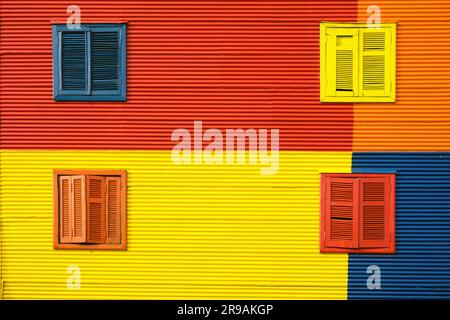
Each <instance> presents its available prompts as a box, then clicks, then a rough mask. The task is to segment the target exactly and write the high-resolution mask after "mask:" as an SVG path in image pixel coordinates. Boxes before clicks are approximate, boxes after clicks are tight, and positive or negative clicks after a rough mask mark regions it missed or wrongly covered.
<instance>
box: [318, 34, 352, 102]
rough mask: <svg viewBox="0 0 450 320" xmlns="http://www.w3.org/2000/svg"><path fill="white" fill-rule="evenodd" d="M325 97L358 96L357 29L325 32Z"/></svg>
mask: <svg viewBox="0 0 450 320" xmlns="http://www.w3.org/2000/svg"><path fill="white" fill-rule="evenodd" d="M325 45H326V61H325V63H326V70H327V71H326V78H325V79H326V96H327V97H338V96H343V97H346V96H347V97H353V96H357V95H358V90H359V87H358V29H356V28H355V29H351V28H332V29H331V28H330V29H328V30H327V32H326V44H325Z"/></svg>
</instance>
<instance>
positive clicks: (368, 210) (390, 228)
mask: <svg viewBox="0 0 450 320" xmlns="http://www.w3.org/2000/svg"><path fill="white" fill-rule="evenodd" d="M392 180H393V176H392V177H389V176H387V177H374V178H366V177H364V178H360V179H359V184H360V186H359V187H360V190H361V192H360V195H359V197H360V200H359V201H360V207H359V211H360V212H359V229H360V233H359V246H360V248H389V247H390V246H391V245H392V243H393V241H394V239H393V238H394V232H395V230H394V229H395V222H394V221H393V219H394V211H395V210H394V203H393V199H392V194H393V192H394V191H395V190H392V189H393V187H394V184H393V183H391V181H392Z"/></svg>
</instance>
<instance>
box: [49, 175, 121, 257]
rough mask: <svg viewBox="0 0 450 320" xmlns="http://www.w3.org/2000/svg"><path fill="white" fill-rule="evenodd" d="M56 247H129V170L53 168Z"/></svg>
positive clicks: (118, 248) (90, 248) (119, 248)
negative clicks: (127, 182)
mask: <svg viewBox="0 0 450 320" xmlns="http://www.w3.org/2000/svg"><path fill="white" fill-rule="evenodd" d="M54 198H55V199H54V203H55V205H54V207H55V213H54V248H55V249H89V250H92V249H117V250H124V249H126V172H124V171H75V170H55V171H54Z"/></svg>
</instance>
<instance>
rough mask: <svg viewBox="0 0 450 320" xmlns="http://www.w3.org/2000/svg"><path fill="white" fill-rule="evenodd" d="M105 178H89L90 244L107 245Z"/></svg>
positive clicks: (88, 237) (88, 235)
mask: <svg viewBox="0 0 450 320" xmlns="http://www.w3.org/2000/svg"><path fill="white" fill-rule="evenodd" d="M105 189H106V186H105V178H104V177H101V176H90V175H88V176H87V184H86V193H87V215H86V218H87V228H86V229H87V239H88V240H87V241H88V242H89V243H105V241H106V232H105V229H106V228H105V204H106V201H105V195H106V190H105Z"/></svg>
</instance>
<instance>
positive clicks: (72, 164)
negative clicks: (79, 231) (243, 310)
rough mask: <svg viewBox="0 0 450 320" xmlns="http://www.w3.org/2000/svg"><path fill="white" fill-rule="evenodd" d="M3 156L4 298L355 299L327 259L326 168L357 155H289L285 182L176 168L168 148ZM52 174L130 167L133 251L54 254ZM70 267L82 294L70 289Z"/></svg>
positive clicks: (337, 259)
mask: <svg viewBox="0 0 450 320" xmlns="http://www.w3.org/2000/svg"><path fill="white" fill-rule="evenodd" d="M1 157H2V162H1V163H0V169H1V177H0V178H1V181H2V189H1V199H2V201H1V208H0V209H1V211H2V225H3V227H2V230H3V233H2V239H1V240H2V245H3V247H2V263H3V280H4V281H5V290H4V297H5V298H6V299H20V298H27V299H28V298H43V299H45V298H57V299H61V298H105V299H109V298H118V299H122V298H123V299H127V298H135V299H144V298H154V299H156V298H158V299H175V298H180V299H190V298H203V299H226V298H234V299H241V298H242V299H257V298H258V299H259V298H261V299H325V298H329V299H345V298H346V297H347V259H348V257H347V255H343V254H320V253H319V215H320V214H319V211H320V210H319V202H320V201H319V199H320V197H319V194H320V190H319V189H320V172H345V173H348V172H350V168H351V154H350V153H328V152H321V153H314V152H281V153H280V164H281V166H280V170H279V173H278V174H277V175H275V176H262V175H261V174H260V170H259V169H260V167H259V166H250V165H215V166H214V165H211V166H207V165H184V166H183V165H180V166H176V165H173V164H172V162H171V154H170V152H169V151H128V152H127V151H73V152H69V151H27V152H26V151H12V150H9V151H3V152H2V153H1ZM53 169H91V170H92V169H115V170H118V169H125V170H127V171H128V211H127V215H128V250H127V251H125V252H123V251H122V252H118V251H112V252H111V251H109V252H105V251H103V252H102V251H92V252H89V251H67V250H66V251H64V250H53V247H52V224H53V207H52V201H53V193H52V170H53ZM24 199H26V201H25V200H24ZM69 265H78V266H79V267H80V268H81V289H80V290H69V289H67V287H66V281H67V277H68V276H69V275H68V274H67V267H68V266H69Z"/></svg>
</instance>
